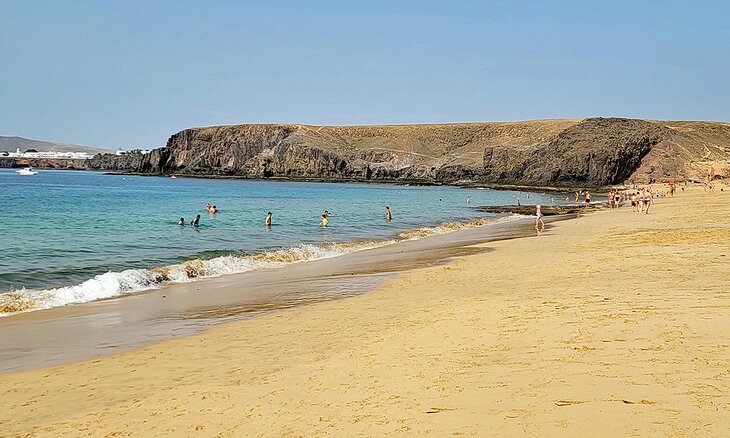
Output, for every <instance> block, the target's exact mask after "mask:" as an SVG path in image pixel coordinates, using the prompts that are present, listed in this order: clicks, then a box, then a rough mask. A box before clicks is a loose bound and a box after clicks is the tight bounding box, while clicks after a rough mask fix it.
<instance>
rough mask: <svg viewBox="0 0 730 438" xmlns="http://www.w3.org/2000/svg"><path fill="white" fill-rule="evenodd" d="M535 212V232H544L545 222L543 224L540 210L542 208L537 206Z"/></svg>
mask: <svg viewBox="0 0 730 438" xmlns="http://www.w3.org/2000/svg"><path fill="white" fill-rule="evenodd" d="M536 208H537V211H536V212H535V229H536V230H544V229H545V222H543V220H542V218H543V216H544V215H543V214H542V210H540V209H541V208H542V207H541V206H540V205H539V204H538V205H537V207H536Z"/></svg>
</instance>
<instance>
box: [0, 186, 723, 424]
mask: <svg viewBox="0 0 730 438" xmlns="http://www.w3.org/2000/svg"><path fill="white" fill-rule="evenodd" d="M729 211H730V192H722V193H720V192H713V193H709V192H703V191H702V189H698V188H691V189H690V190H689V191H687V192H680V193H679V194H678V195H677V197H675V198H671V199H668V198H666V199H665V198H661V199H658V200H657V202H656V205H655V206H654V209H653V211H652V214H650V215H648V216H641V215H639V214H636V213H632V212H631V211H630V208H622V209H620V210H618V211H600V212H596V213H592V214H590V215H587V216H585V217H582V218H580V219H578V220H572V221H563V222H559V223H557V224H551V225H550V226H549V233H546V234H544V235H542V236H539V237H533V238H525V239H512V240H506V241H497V242H489V243H486V244H481V245H478V248H480V249H483V250H485V251H478V252H475V253H473V254H467V255H460V256H457V257H456V259H455V260H454V261H453V262H451V263H448V264H436V265H432V266H429V267H425V268H422V269H416V270H411V271H408V272H406V273H404V274H402V275H400V276H398V277H397V278H393V279H389V280H387V281H386V282H385V284H383V285H382V286H381V287H379V288H378V289H377V290H376V291H374V292H371V293H368V294H361V295H358V296H354V297H351V298H347V299H342V300H332V301H325V302H319V303H314V304H311V305H308V306H301V307H296V308H291V309H288V310H281V311H277V312H273V313H270V314H267V315H262V316H260V317H257V318H251V319H246V320H242V321H236V322H232V323H230V324H225V325H222V326H220V327H216V328H213V329H211V330H209V331H207V332H205V333H203V334H200V335H196V336H189V337H184V338H180V339H174V340H168V341H164V342H160V343H155V344H153V345H149V346H146V347H144V348H142V349H139V350H136V351H131V352H126V353H122V354H117V355H114V356H110V357H105V358H102V359H96V360H89V361H84V362H79V363H73V364H68V365H62V366H57V367H52V368H46V369H39V370H32V371H24V372H17V373H9V374H3V375H0V430H1V431H3V433H4V434H6V435H9V436H17V435H27V434H30V435H33V436H125V435H129V436H143V435H144V436H192V435H196V436H353V435H362V436H383V435H385V436H395V435H404V436H422V435H430V436H464V435H465V436H515V435H517V436H627V435H641V436H718V437H719V436H726V433H727V431H728V430H730V371H729V370H728V363H730V335H728V333H730V269H728V266H729V265H730V263H728V257H730V243H729V242H730V223H728V221H727V218H726V215H727V212H729ZM221 288H222V289H224V288H223V286H221ZM222 289H221V290H222ZM119 301H123V300H119Z"/></svg>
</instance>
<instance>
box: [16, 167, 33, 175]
mask: <svg viewBox="0 0 730 438" xmlns="http://www.w3.org/2000/svg"><path fill="white" fill-rule="evenodd" d="M15 173H17V174H18V175H38V171H37V170H33V168H32V167H26V168H25V169H20V170H16V171H15Z"/></svg>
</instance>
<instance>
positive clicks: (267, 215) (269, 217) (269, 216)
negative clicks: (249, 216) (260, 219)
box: [266, 212, 271, 227]
mask: <svg viewBox="0 0 730 438" xmlns="http://www.w3.org/2000/svg"><path fill="white" fill-rule="evenodd" d="M266 226H267V227H270V226H271V212H268V213H266Z"/></svg>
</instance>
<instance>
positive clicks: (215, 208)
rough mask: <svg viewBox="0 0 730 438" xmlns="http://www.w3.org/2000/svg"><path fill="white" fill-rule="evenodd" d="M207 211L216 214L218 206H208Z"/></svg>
mask: <svg viewBox="0 0 730 438" xmlns="http://www.w3.org/2000/svg"><path fill="white" fill-rule="evenodd" d="M208 211H210V212H211V213H212V214H216V213H218V207H216V206H215V205H214V206H212V207H210V210H208Z"/></svg>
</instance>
